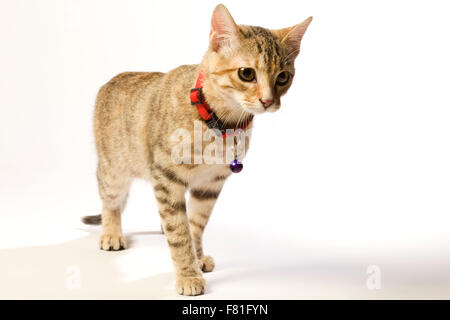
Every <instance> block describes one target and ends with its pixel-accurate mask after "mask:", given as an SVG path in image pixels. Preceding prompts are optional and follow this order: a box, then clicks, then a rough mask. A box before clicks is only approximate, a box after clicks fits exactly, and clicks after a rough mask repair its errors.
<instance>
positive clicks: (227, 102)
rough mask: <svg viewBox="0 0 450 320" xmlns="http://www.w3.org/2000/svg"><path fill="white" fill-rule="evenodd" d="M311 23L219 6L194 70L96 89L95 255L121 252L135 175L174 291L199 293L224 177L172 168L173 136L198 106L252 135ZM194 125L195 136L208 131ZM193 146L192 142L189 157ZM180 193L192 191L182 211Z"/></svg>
mask: <svg viewBox="0 0 450 320" xmlns="http://www.w3.org/2000/svg"><path fill="white" fill-rule="evenodd" d="M311 20H312V17H310V18H308V19H306V20H305V21H303V22H302V23H300V24H298V25H295V26H293V27H290V28H285V29H280V30H268V29H264V28H261V27H253V26H244V25H236V23H235V22H234V20H233V18H232V17H231V15H230V13H229V12H228V10H227V9H226V8H225V6H223V5H218V6H217V7H216V8H215V10H214V12H213V15H212V21H211V32H210V37H209V48H208V51H207V52H206V54H205V56H204V58H203V60H202V62H201V63H200V64H199V65H185V66H181V67H178V68H176V69H174V70H172V71H170V72H168V73H160V72H125V73H121V74H119V75H117V76H116V77H114V78H113V79H111V80H110V81H109V82H108V83H106V84H105V85H104V86H103V87H102V88H101V89H100V91H99V93H98V96H97V100H96V106H95V116H94V131H95V143H96V147H97V153H98V168H97V179H98V188H99V193H100V197H101V199H102V201H103V209H102V213H101V215H98V216H87V217H84V218H83V222H85V223H87V224H100V223H101V224H102V229H103V232H102V235H101V237H100V249H102V250H120V249H125V248H126V242H125V238H124V236H123V233H122V228H121V213H122V211H123V209H124V206H125V202H126V199H127V195H128V190H129V188H130V184H131V182H132V180H133V179H134V178H145V179H148V180H149V181H151V183H152V185H153V187H154V192H155V195H156V200H157V203H158V210H159V214H160V217H161V224H162V228H163V231H164V233H165V235H166V237H167V241H168V244H169V247H170V252H171V256H172V260H173V263H174V267H175V272H176V288H177V291H178V293H180V294H183V295H199V294H202V293H204V291H205V280H204V278H203V276H202V271H203V272H210V271H212V270H213V269H214V261H213V259H212V258H211V257H210V256H206V255H204V253H203V250H202V234H203V231H204V229H205V226H206V224H207V222H208V219H209V216H210V214H211V211H212V209H213V206H214V204H215V202H216V199H217V197H218V196H219V193H220V191H221V189H222V187H223V185H224V183H225V181H226V179H227V178H228V176H229V175H230V174H231V173H232V172H231V171H230V165H229V164H228V163H225V162H224V163H222V164H205V163H200V164H199V163H190V164H189V163H178V164H177V163H176V162H174V161H173V158H172V148H173V146H174V143H175V142H174V141H173V139H171V134H172V133H173V132H174V131H175V130H177V129H179V128H184V129H186V130H189V132H190V133H191V134H192V135H193V127H194V122H195V121H204V120H205V117H204V115H202V114H201V112H200V111H201V110H200V109H199V108H198V107H199V105H200V106H202V102H204V105H206V106H210V110H209V112H210V113H211V114H212V113H214V115H215V118H214V119H215V120H216V121H215V123H213V124H212V125H213V126H214V125H216V127H217V123H220V124H221V126H222V127H223V128H240V127H242V124H243V123H246V124H247V125H248V127H246V129H247V130H250V129H251V127H252V121H251V120H252V119H253V115H255V114H260V113H264V112H274V111H276V110H278V109H279V108H280V97H281V96H282V95H283V94H285V93H286V92H287V90H288V88H289V87H290V85H291V83H292V79H293V77H294V73H295V70H294V60H295V58H296V57H297V55H298V53H299V50H300V41H301V39H302V37H303V35H304V33H305V31H306V29H307V27H308V25H309V24H310V22H311ZM199 74H202V92H201V93H202V94H201V95H198V96H196V97H194V99H195V98H196V99H198V100H200V101H196V102H198V103H197V104H196V103H195V101H194V102H192V101H190V98H191V99H192V93H191V89H192V88H194V87H195V85H196V84H198V82H197V79H198V78H199ZM194 95H195V92H194ZM193 104H194V105H193ZM195 106H197V108H196V107H195ZM202 123H203V124H204V125H203V129H202V130H206V129H208V126H206V125H205V121H204V122H202ZM209 124H211V122H209ZM216 129H217V128H216ZM219 129H222V128H219ZM196 148H197V147H196ZM196 148H194V146H192V150H194V152H195V149H196ZM186 191H189V193H190V197H189V202H188V205H187V207H188V209H189V210H188V212H186V202H185V192H186Z"/></svg>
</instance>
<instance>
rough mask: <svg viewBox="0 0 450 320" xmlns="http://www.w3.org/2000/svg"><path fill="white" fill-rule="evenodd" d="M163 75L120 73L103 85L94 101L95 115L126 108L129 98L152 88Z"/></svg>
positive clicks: (155, 73) (158, 73)
mask: <svg viewBox="0 0 450 320" xmlns="http://www.w3.org/2000/svg"><path fill="white" fill-rule="evenodd" d="M164 75H165V73H162V72H122V73H119V74H118V75H116V76H115V77H113V78H112V79H111V80H109V81H108V82H107V83H106V84H104V85H103V86H102V87H101V88H100V90H99V92H98V94H97V100H96V113H98V112H108V113H111V112H114V111H118V110H119V109H121V107H122V108H123V107H126V106H127V104H129V102H130V100H129V99H130V98H131V97H132V96H134V95H139V94H142V91H144V90H148V89H149V88H150V89H151V88H154V89H155V90H156V87H157V84H158V82H159V80H160V79H161V78H162V77H163V76H164Z"/></svg>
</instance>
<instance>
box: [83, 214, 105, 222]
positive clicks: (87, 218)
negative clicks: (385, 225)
mask: <svg viewBox="0 0 450 320" xmlns="http://www.w3.org/2000/svg"><path fill="white" fill-rule="evenodd" d="M81 222H83V223H85V224H101V223H102V215H101V214H97V215H95V216H84V217H83V218H81Z"/></svg>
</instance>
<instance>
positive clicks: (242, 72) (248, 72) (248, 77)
mask: <svg viewBox="0 0 450 320" xmlns="http://www.w3.org/2000/svg"><path fill="white" fill-rule="evenodd" d="M238 75H239V78H241V80H242V81H246V82H250V81H253V80H255V78H256V72H255V69H252V68H240V69H239V70H238Z"/></svg>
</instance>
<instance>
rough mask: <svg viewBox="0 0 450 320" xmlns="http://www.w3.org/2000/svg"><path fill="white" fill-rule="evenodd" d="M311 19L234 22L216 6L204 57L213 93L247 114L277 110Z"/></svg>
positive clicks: (228, 14) (224, 9)
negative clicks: (275, 25) (280, 23)
mask: <svg viewBox="0 0 450 320" xmlns="http://www.w3.org/2000/svg"><path fill="white" fill-rule="evenodd" d="M311 20H312V17H309V18H308V19H306V20H305V21H303V22H302V23H300V24H297V25H295V26H293V27H289V28H285V29H279V30H269V29H264V28H261V27H253V26H245V25H237V24H236V23H235V22H234V20H233V18H232V17H231V15H230V13H229V12H228V10H227V9H226V8H225V6H223V5H218V6H217V7H216V8H215V10H214V12H213V16H212V19H211V32H210V45H209V50H208V52H207V54H206V59H205V61H206V64H207V65H206V68H207V69H208V70H207V72H208V82H209V86H210V87H211V89H212V90H213V91H214V94H215V95H216V96H220V98H221V99H223V100H225V101H226V104H227V106H228V107H229V108H234V109H235V110H236V109H240V110H241V111H242V110H243V111H245V113H248V114H259V113H264V112H266V111H267V112H274V111H276V110H278V109H279V108H280V97H281V96H282V95H284V94H285V93H286V92H287V90H288V89H289V87H290V86H291V84H292V80H293V78H294V75H295V68H294V61H295V58H296V57H297V56H298V53H299V50H300V42H301V40H302V37H303V35H304V33H305V31H306V29H307V28H308V26H309V24H310V22H311ZM237 111H239V110H237Z"/></svg>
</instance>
